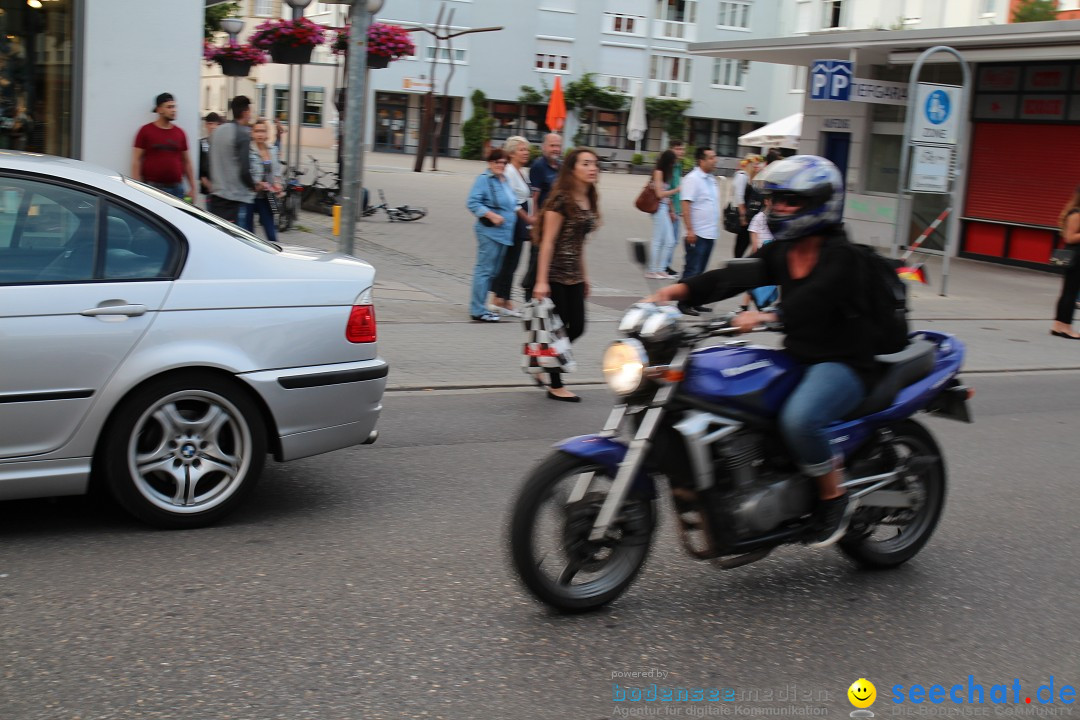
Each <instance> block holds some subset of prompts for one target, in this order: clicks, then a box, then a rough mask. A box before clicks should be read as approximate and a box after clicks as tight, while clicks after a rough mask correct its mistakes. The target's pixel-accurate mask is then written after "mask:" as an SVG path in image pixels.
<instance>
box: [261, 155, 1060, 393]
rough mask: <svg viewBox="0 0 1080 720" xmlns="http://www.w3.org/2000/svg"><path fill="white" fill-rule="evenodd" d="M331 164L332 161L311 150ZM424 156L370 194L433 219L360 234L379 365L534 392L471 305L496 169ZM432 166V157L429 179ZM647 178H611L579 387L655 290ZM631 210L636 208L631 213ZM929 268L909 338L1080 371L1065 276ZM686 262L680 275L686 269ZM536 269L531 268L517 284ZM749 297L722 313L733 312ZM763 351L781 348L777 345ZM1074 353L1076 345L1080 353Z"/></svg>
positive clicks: (513, 332) (988, 360)
mask: <svg viewBox="0 0 1080 720" xmlns="http://www.w3.org/2000/svg"><path fill="white" fill-rule="evenodd" d="M321 153H325V154H326V156H327V157H329V158H330V159H331V161H332V158H333V155H334V151H332V150H325V149H323V150H315V149H313V150H311V151H310V152H309V151H308V150H307V149H305V151H304V157H305V159H306V158H307V155H308V154H312V155H316V157H319V162H320V164H322V162H323V158H322V157H320V154H321ZM413 161H414V158H413V157H412V156H406V155H396V154H390V153H368V154H367V156H366V167H365V182H364V184H365V187H367V188H369V189H370V190H371V191H372V193H373V197H374V198H377V197H378V195H377V193H375V190H376V189H377V188H382V189H385V192H386V195H387V198H388V200H389V202H390V204H392V205H400V204H406V203H407V204H410V205H421V206H427V208H428V210H429V215H428V216H427V217H426V218H424V219H423V220H420V221H418V222H413V223H389V222H387V220H386V216H385V215H384V214H381V213H380V214H379V215H377V216H375V217H372V218H364V219H363V220H361V221H360V222H359V223H358V228H357V236H356V243H355V248H356V249H355V253H356V254H357V255H358V256H360V257H362V258H364V259H365V260H367V261H368V262H371V263H372V265H374V266H375V268H376V270H377V275H376V289H375V297H376V307H377V313H378V322H379V344H380V353H381V354H382V355H383V356H384V357H386V358H387V359H388V360H389V362H390V364H391V371H390V382H389V386H388V387H389V388H390V389H394V390H406V389H426V388H469V387H504V386H505V387H525V386H527V385H528V384H529V380H528V378H527V377H526V375H525V374H524V373H523V372H522V371H521V367H520V351H521V343H522V340H523V329H522V326H521V324H520V322H517V321H513V320H512V319H509V318H507V319H504V321H503V322H501V323H499V324H497V325H496V324H482V323H472V322H469V320H468V317H467V310H466V298H467V295H468V288H469V282H470V280H471V276H472V272H471V271H472V263H473V262H474V257H475V240H474V239H473V234H472V220H471V218H470V217H469V216H468V213H467V212H466V211H465V209H464V198H465V196H466V194H467V192H468V188H469V187H470V186H471V184H472V181H473V179H474V178H475V176H476V175H477V174H478V173H479V172H481V170H482V169H483V168H484V164H483V163H480V162H476V161H467V160H459V159H456V158H440V159H439V171H438V172H431V171H425V172H423V173H413V172H412V164H413ZM427 167H430V159H429V160H427V161H426V163H425V168H427ZM641 182H642V179H641V178H640V177H638V176H631V175H625V174H613V173H604V174H603V176H602V179H601V195H602V203H603V205H602V210H603V213H604V225H603V226H602V228H601V230H600V231H598V232H597V234H596V238H590V244H589V246H588V249H587V253H588V262H589V268H590V278H591V280H592V282H593V295H592V297H591V298H590V302H589V306H588V321H589V325H588V328H587V330H586V332H585V335H584V336H583V337H582V338H580V340H579V341H578V342H577V343H575V354H576V356H577V358H578V360H579V370H578V372H577V373H575V374H574V376H573V377H572V378H570V377H568V380H571V381H572V382H574V383H600V382H603V379H602V377H601V372H600V366H599V365H600V357H601V355H602V353H603V351H604V348H605V347H606V346H607V345H608V343H609V342H611V341H612V340H613V339H615V338H616V337H617V333H616V322H617V320H618V319H619V318H620V317H621V316H622V311H623V310H624V309H625V308H626V307H627V306H628V305H629V304H630V303H632V302H634V301H635V300H636V299H638V298H640V297H641V296H643V295H644V294H646V293H647V292H648V289H649V288H648V286H647V285H646V282H645V281H644V280H643V279H642V278H641V273H640V271H639V270H638V269H637V268H636V267H634V266H633V265H632V264H631V263H630V261H629V258H628V253H627V252H626V249H625V247H624V245H625V242H624V238H626V237H629V236H631V235H635V234H636V235H638V236H639V237H645V238H648V236H649V234H648V228H647V226H646V224H645V222H644V220H643V217H644V218H647V216H642V215H641V214H640V213H637V212H636V211H632V210H630V208H631V207H632V203H633V199H634V197H635V196H636V194H637V191H638V190H639V189H640V187H639V186H640V184H641ZM623 208H625V210H623ZM299 224H300V228H301V229H299V230H293V231H290V232H289V233H285V234H284V235H283V237H282V238H281V240H282V241H283V242H286V243H292V244H299V245H310V246H314V247H321V248H324V249H327V250H332V249H335V248H336V242H337V241H336V239H335V238H334V237H333V235H332V232H331V230H332V221H331V218H330V217H328V216H322V215H317V214H314V213H309V212H303V213H302V216H301V219H300V223H299ZM723 235H724V237H722V238H721V239H719V240H718V241H717V250H716V252H715V253H714V260H713V262H712V263H711V266H712V267H716V266H719V265H722V264H723V262H724V261H725V260H726V255H725V253H726V252H729V249H730V246H731V239H730V236H728V235H727V234H726V233H724V234H723ZM917 259H919V260H922V261H925V263H926V267H927V270H928V272H929V276H930V281H931V284H930V285H929V286H923V285H918V286H916V285H912V284H910V283H909V285H908V287H909V292H910V302H909V306H910V307H911V311H912V312H911V326H912V328H913V329H918V328H926V329H929V330H936V331H941V332H948V333H953V334H955V335H956V336H957V337H959V338H960V339H961V340H962V341H963V342H964V343H965V344H966V345H967V348H968V355H967V361H966V363H965V367H966V371H967V372H969V373H980V372H1023V371H1047V370H1080V343H1072V342H1069V341H1067V340H1063V339H1061V338H1055V337H1052V336H1050V334H1049V329H1050V318H1051V317H1052V314H1053V306H1054V303H1055V302H1056V299H1057V296H1058V293H1059V292H1060V289H1061V279H1060V276H1058V275H1053V274H1049V273H1043V272H1038V271H1034V270H1026V269H1019V268H1011V267H1005V266H1001V265H993V264H990V263H984V262H978V261H972V260H963V259H956V258H954V259H953V260H952V262H951V267H950V278H949V283H948V292H949V294H948V296H947V297H942V296H941V295H940V294H939V291H940V288H941V279H942V275H941V273H942V259H941V258H940V257H937V256H918V258H917ZM681 266H682V265H681V251H679V253H678V255H677V260H676V264H675V267H677V268H681ZM524 270H525V262H524V260H523V261H522V265H521V267H520V268H519V275H518V277H520V274H521V273H523V272H524ZM737 304H738V301H737V299H731V300H728V301H725V302H722V303H717V305H716V306H715V308H716V310H717V311H720V312H724V311H728V310H732V309H735V307H736V306H737ZM753 339H754V341H755V342H761V344H767V345H776V344H777V343H778V342H779V340H780V338H779V336H776V335H772V334H760V335H757V336H755V337H754V338H753ZM1074 345H1075V346H1076V347H1074Z"/></svg>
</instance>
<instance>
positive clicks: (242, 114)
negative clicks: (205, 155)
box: [207, 95, 255, 227]
mask: <svg viewBox="0 0 1080 720" xmlns="http://www.w3.org/2000/svg"><path fill="white" fill-rule="evenodd" d="M229 108H230V109H231V110H232V116H233V119H232V122H229V123H225V124H224V125H222V126H221V127H219V128H218V129H217V130H215V131H214V134H213V135H212V136H210V182H211V191H210V197H209V198H208V202H207V207H208V208H209V210H210V212H212V213H214V214H215V215H217V216H218V217H220V218H222V219H224V220H228V221H229V222H231V223H236V224H237V225H239V226H240V227H247V219H248V218H247V214H248V212H249V210H248V207H249V206H250V205H251V203H253V202H255V181H254V180H252V178H251V162H250V160H249V154H250V152H251V129H250V128H249V127H248V123H249V122H250V121H251V100H249V99H248V98H247V97H245V96H244V95H237V96H236V97H234V98H233V99H232V101H231V102H230V103H229Z"/></svg>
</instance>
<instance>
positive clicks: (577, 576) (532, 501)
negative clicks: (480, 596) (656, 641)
mask: <svg viewBox="0 0 1080 720" xmlns="http://www.w3.org/2000/svg"><path fill="white" fill-rule="evenodd" d="M588 473H592V476H591V480H590V481H589V484H588V491H587V492H586V493H585V495H584V497H583V498H582V499H581V500H578V501H577V502H574V503H567V500H568V498H569V496H570V494H571V491H572V489H573V488H574V486H575V485H576V484H577V482H578V481H579V480H580V479H581V478H582V477H583V476H587V474H588ZM612 480H613V478H612V477H611V476H610V475H609V474H608V471H607V470H606V469H605V468H603V467H601V466H600V465H597V464H595V463H592V462H589V461H588V460H585V459H583V458H579V457H575V456H573V455H569V454H567V453H564V452H556V453H554V454H552V455H550V456H549V457H548V458H547V459H545V460H544V461H543V462H542V463H541V464H540V465H539V466H538V467H537V468H536V470H534V471H533V472H532V473H531V474H530V475H529V477H528V478H527V479H526V481H525V484H524V487H523V488H522V490H521V492H520V493H519V495H518V498H517V501H516V502H515V504H514V508H513V513H512V516H511V520H510V551H511V562H512V563H513V566H514V569H515V570H516V571H517V574H518V576H519V577H520V578H521V581H522V583H524V585H525V587H526V588H527V589H528V590H529V591H530V592H531V593H532V594H533V595H534V596H535V597H536V598H537V599H539V600H540V601H541V602H543V603H545V604H547V605H549V606H551V607H552V608H555V609H556V610H558V611H560V612H564V613H581V612H588V611H590V610H596V609H598V608H600V607H602V606H604V605H606V604H607V603H609V602H611V601H612V600H614V599H615V598H617V597H619V596H620V595H622V593H623V592H624V591H625V590H626V589H627V588H628V587H629V586H630V584H631V583H632V582H633V581H634V579H635V578H636V577H637V575H638V573H639V572H640V571H641V568H642V566H643V565H644V563H645V558H646V557H648V554H649V546H650V544H651V542H652V536H653V531H654V530H655V528H656V510H655V507H654V503H653V501H652V500H648V499H638V500H631V501H628V502H627V503H626V505H625V506H624V507H623V509H622V511H621V512H620V514H619V516H618V518H617V519H616V521H615V523H614V538H612V539H609V540H607V541H605V542H603V543H591V542H589V540H588V535H589V531H590V530H591V529H592V525H593V522H594V521H595V519H596V516H597V514H598V513H599V512H600V507H601V505H602V504H603V502H604V498H605V497H607V490H608V489H609V488H610V486H611V481H612ZM545 541H546V542H545ZM551 546H554V547H551ZM545 548H549V549H545ZM549 560H550V561H551V562H550V563H549ZM560 568H561V569H560Z"/></svg>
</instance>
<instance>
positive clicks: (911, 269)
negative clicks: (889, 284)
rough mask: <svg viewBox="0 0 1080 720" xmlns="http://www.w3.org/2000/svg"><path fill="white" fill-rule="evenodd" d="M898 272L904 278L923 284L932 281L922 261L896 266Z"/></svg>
mask: <svg viewBox="0 0 1080 720" xmlns="http://www.w3.org/2000/svg"><path fill="white" fill-rule="evenodd" d="M896 274H897V275H899V276H900V277H901V278H903V279H904V280H911V281H913V282H919V283H922V284H923V285H929V284H930V282H929V281H928V280H927V279H926V270H925V269H924V268H923V265H922V263H919V264H918V265H904V266H902V267H898V268H896Z"/></svg>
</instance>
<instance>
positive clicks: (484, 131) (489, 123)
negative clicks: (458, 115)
mask: <svg viewBox="0 0 1080 720" xmlns="http://www.w3.org/2000/svg"><path fill="white" fill-rule="evenodd" d="M472 106H473V114H472V117H470V118H469V119H468V120H466V121H465V122H464V123H463V124H462V126H461V137H462V143H461V157H463V158H465V159H466V160H479V159H481V158H482V156H483V154H484V144H485V143H487V142H488V141H489V140H491V133H492V131H493V130H494V129H495V121H494V120H493V119H492V117H491V115H490V114H489V113H488V109H487V96H486V95H484V92H483V90H477V91H476V92H474V93H473V94H472Z"/></svg>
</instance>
